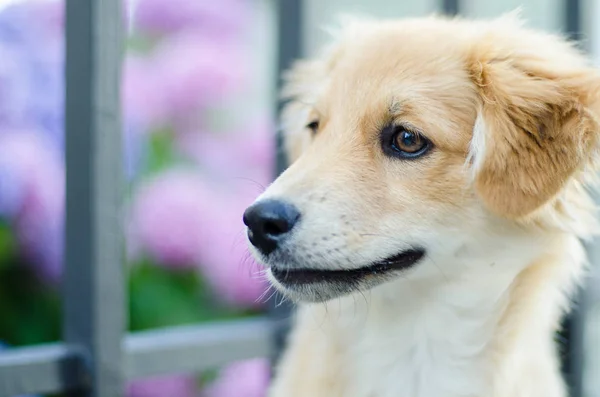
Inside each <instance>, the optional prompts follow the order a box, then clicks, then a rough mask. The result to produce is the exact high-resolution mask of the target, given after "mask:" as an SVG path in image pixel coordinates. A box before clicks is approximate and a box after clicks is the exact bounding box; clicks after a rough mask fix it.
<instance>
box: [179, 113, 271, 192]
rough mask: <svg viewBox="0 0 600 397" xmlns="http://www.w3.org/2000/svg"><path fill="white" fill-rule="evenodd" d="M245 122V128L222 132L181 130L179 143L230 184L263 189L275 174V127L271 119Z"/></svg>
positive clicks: (184, 152) (180, 146) (182, 151)
mask: <svg viewBox="0 0 600 397" xmlns="http://www.w3.org/2000/svg"><path fill="white" fill-rule="evenodd" d="M246 125H247V128H244V130H242V131H235V132H231V133H225V134H221V135H219V134H214V133H207V132H189V133H181V134H178V136H177V137H176V139H177V141H176V143H177V145H178V148H179V150H180V151H181V153H183V154H185V155H187V156H189V157H190V158H192V159H194V160H195V161H196V162H197V163H198V165H199V166H200V167H202V168H203V169H206V170H208V172H210V173H211V174H213V175H218V176H219V178H220V179H221V180H225V181H227V182H228V184H233V185H248V184H250V185H254V187H255V188H256V189H257V192H262V190H264V189H263V187H265V186H266V185H267V184H269V183H270V182H271V181H272V180H273V177H274V171H275V128H274V126H273V123H272V122H271V121H270V119H268V118H262V119H259V120H257V121H253V122H248V123H246ZM224 148H226V150H225V149H224Z"/></svg>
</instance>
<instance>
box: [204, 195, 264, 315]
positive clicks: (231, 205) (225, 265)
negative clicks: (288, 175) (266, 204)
mask: <svg viewBox="0 0 600 397" xmlns="http://www.w3.org/2000/svg"><path fill="white" fill-rule="evenodd" d="M218 194H220V195H221V198H219V196H218ZM257 194H258V193H256V192H255V191H254V190H250V189H236V190H233V191H229V192H227V193H225V192H221V193H217V192H215V198H213V202H214V203H215V205H214V207H213V209H212V210H211V211H210V213H209V214H208V216H207V219H206V222H207V223H208V224H210V225H211V233H210V235H209V238H207V239H204V240H202V246H201V247H200V249H199V259H200V266H201V270H202V274H203V276H204V277H205V278H206V279H207V280H208V282H209V283H210V285H211V286H212V287H213V288H214V289H215V290H216V291H217V292H218V295H219V297H220V298H221V299H223V300H224V301H225V302H227V303H229V304H232V305H236V306H239V307H247V308H256V307H259V306H261V305H262V304H263V303H264V301H262V300H259V298H260V297H261V295H263V293H264V292H265V290H266V289H267V285H266V281H265V279H264V278H263V277H262V276H261V273H260V272H261V270H263V269H262V267H261V266H260V265H258V264H256V263H255V262H254V260H253V259H252V256H251V255H250V253H249V251H248V245H247V244H248V243H247V241H246V235H245V227H244V224H243V222H242V215H243V213H244V210H245V209H246V207H247V206H248V205H249V204H250V203H252V201H253V200H254V198H255V197H256V196H257Z"/></svg>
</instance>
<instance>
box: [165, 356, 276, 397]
mask: <svg viewBox="0 0 600 397" xmlns="http://www.w3.org/2000/svg"><path fill="white" fill-rule="evenodd" d="M269 378H270V367H269V361H268V360H266V359H255V360H247V361H242V362H237V363H234V364H231V365H229V366H227V367H225V368H224V369H223V371H222V372H221V374H220V377H219V378H218V379H217V380H216V381H215V382H214V383H213V384H212V385H210V386H208V387H207V388H206V389H205V390H203V393H202V397H264V396H265V395H266V393H267V388H268V385H269ZM173 397H175V396H173Z"/></svg>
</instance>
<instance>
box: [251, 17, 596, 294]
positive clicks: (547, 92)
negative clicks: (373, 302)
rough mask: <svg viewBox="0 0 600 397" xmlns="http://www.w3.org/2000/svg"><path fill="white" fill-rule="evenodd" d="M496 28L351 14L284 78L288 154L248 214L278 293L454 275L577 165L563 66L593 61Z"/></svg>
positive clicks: (545, 199) (574, 122) (576, 111)
mask: <svg viewBox="0 0 600 397" xmlns="http://www.w3.org/2000/svg"><path fill="white" fill-rule="evenodd" d="M496 24H497V25H498V26H497V28H496V30H493V29H492V28H488V29H489V31H488V32H486V31H485V30H484V31H479V32H478V30H479V29H484V27H485V25H484V24H479V25H478V24H476V23H470V22H460V21H447V20H440V19H434V18H428V19H422V20H411V21H400V22H386V23H382V22H379V23H358V24H356V25H354V26H353V27H351V28H347V29H346V31H345V34H344V35H342V39H341V40H339V42H338V43H337V44H336V45H335V46H334V47H333V48H332V50H331V51H329V52H328V54H327V55H326V56H324V57H323V58H322V59H318V60H314V61H310V62H308V63H306V64H304V65H301V66H300V67H298V68H296V70H295V71H293V72H292V74H291V76H290V79H289V82H288V90H289V93H290V97H291V99H292V101H291V103H290V104H289V105H288V108H287V109H286V112H285V116H284V117H285V118H284V121H285V124H286V125H285V129H286V134H287V142H288V148H289V153H290V156H291V159H292V164H291V166H290V167H289V168H288V169H287V170H286V171H285V172H284V173H283V174H282V175H281V176H280V177H279V178H278V179H277V180H276V181H275V182H274V183H273V184H272V185H271V186H270V187H269V188H268V189H267V190H266V191H265V193H264V194H263V195H261V197H259V199H258V200H257V201H256V203H255V204H254V205H253V206H252V207H250V208H249V209H248V210H247V211H246V213H245V216H244V221H245V223H246V225H247V226H248V236H249V240H250V242H251V243H252V246H253V252H254V254H255V256H256V257H257V259H258V260H259V261H260V262H262V263H264V264H265V265H267V266H268V267H269V275H270V278H271V280H272V281H273V282H274V283H275V285H276V286H278V287H279V288H280V289H282V290H283V291H284V293H287V294H288V295H290V296H291V297H293V298H295V299H298V300H305V301H324V300H328V299H331V298H334V297H337V296H340V295H343V294H346V293H349V292H352V291H355V290H360V289H368V288H371V287H374V286H376V285H378V284H381V283H383V282H385V281H389V280H391V279H394V278H397V277H401V276H402V277H414V278H419V277H422V278H423V277H425V278H426V277H429V276H431V275H433V274H436V275H439V274H440V272H441V273H442V274H444V275H445V277H447V276H448V275H450V276H452V275H454V276H456V275H458V276H460V272H465V271H470V270H472V269H466V268H464V267H462V268H461V266H460V263H461V260H463V259H464V258H463V256H464V255H471V256H481V257H484V256H485V254H486V252H489V250H495V249H497V250H500V249H503V246H502V245H503V244H506V242H507V241H509V240H510V239H520V238H521V239H522V238H524V236H526V235H527V233H526V232H525V231H524V230H525V229H526V227H525V226H524V225H523V222H522V220H523V219H525V218H527V217H530V216H531V214H533V213H536V211H538V212H539V210H540V208H542V207H544V206H550V205H553V204H552V203H554V202H555V201H556V199H557V197H558V196H560V192H561V191H562V190H563V189H564V187H565V186H566V185H567V184H568V183H569V180H570V179H572V177H573V175H575V174H576V173H577V172H578V170H580V169H581V168H582V166H583V165H585V163H586V161H587V158H589V157H590V153H591V150H592V147H593V146H595V142H596V139H595V133H596V125H595V122H594V120H593V117H591V116H590V115H589V114H588V113H587V108H586V105H587V103H586V101H588V98H587V97H585V95H584V93H583V92H584V91H581V90H580V91H576V90H575V89H573V86H575V84H576V83H577V82H576V81H571V82H567V81H566V77H565V81H562V80H561V78H562V76H561V75H560V73H568V74H569V76H571V77H572V78H576V77H577V76H574V75H573V73H575V74H577V73H580V74H581V73H583V72H585V73H583V74H584V75H585V76H589V74H590V72H589V70H588V69H587V67H586V66H585V64H584V63H583V62H582V61H581V60H580V58H579V55H577V54H576V53H575V52H574V51H573V50H572V49H571V48H569V47H568V46H567V45H565V44H564V43H562V42H558V43H554V44H553V45H554V47H555V48H554V50H555V51H557V52H558V51H561V52H562V54H560V55H561V56H562V57H563V58H564V57H567V58H568V62H565V61H564V59H562V60H559V61H558V63H559V64H557V65H556V68H557V70H554V69H550V70H543V69H541V68H542V67H543V64H542V63H541V62H543V61H547V60H546V59H544V57H548V56H558V54H553V53H552V50H551V49H550V50H549V49H545V50H541V49H540V50H539V51H538V50H536V49H535V48H534V47H535V45H536V44H539V43H538V42H537V41H539V40H542V39H546V36H542V35H539V34H538V35H536V34H533V33H531V32H526V33H527V34H529V35H530V36H531V37H530V41H531V42H532V43H530V47H526V50H527V51H530V52H526V51H525V50H523V51H525V52H524V54H521V55H522V56H523V59H519V58H516V57H515V58H514V59H513V58H511V56H513V55H512V54H513V53H514V51H515V47H514V44H512V45H509V44H507V43H508V42H510V41H511V34H514V33H506V34H504V29H503V27H502V23H500V22H498V23H496ZM486 34H487V35H488V36H489V37H488V38H487V39H485V38H484V36H485V35H486ZM503 34H504V35H503ZM477 37H479V39H477ZM494 40H497V41H498V42H495V41H494ZM544 44H545V43H544ZM494 45H497V47H494ZM565 51H566V52H565ZM540 52H542V53H540ZM557 59H561V58H557ZM550 60H554V59H553V58H552V59H550ZM561 67H562V69H565V70H562V69H561ZM536 73H537V74H536ZM580 77H581V76H580ZM594 82H595V83H596V84H597V81H595V80H594ZM569 84H571V85H569ZM567 85H569V86H568V87H567ZM565 131H567V132H565ZM448 258H454V259H453V260H449V259H448Z"/></svg>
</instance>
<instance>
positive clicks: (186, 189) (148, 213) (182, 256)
mask: <svg viewBox="0 0 600 397" xmlns="http://www.w3.org/2000/svg"><path fill="white" fill-rule="evenodd" d="M208 191H209V188H208V186H207V185H206V184H205V182H204V181H203V180H202V179H201V178H200V177H199V176H198V175H197V174H195V173H194V172H192V171H188V170H180V169H172V170H169V171H166V172H164V173H162V174H159V175H156V176H154V177H153V178H151V179H149V180H147V181H146V182H145V183H143V184H142V185H141V186H140V187H139V189H138V191H137V192H136V195H135V197H134V200H133V203H132V213H131V220H130V222H131V224H130V229H129V234H130V238H131V239H133V241H132V245H133V246H136V247H139V250H141V251H144V252H146V253H147V254H149V255H150V256H151V257H152V258H154V259H155V260H156V261H158V262H159V263H160V264H163V265H166V266H171V267H175V268H182V267H195V266H196V264H197V263H198V247H199V246H200V245H201V242H202V241H203V240H206V238H207V237H206V234H207V231H208V230H210V228H211V225H210V224H207V223H206V211H207V210H209V208H208V205H207V204H208V203H209V199H208V193H207V192H208Z"/></svg>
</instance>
